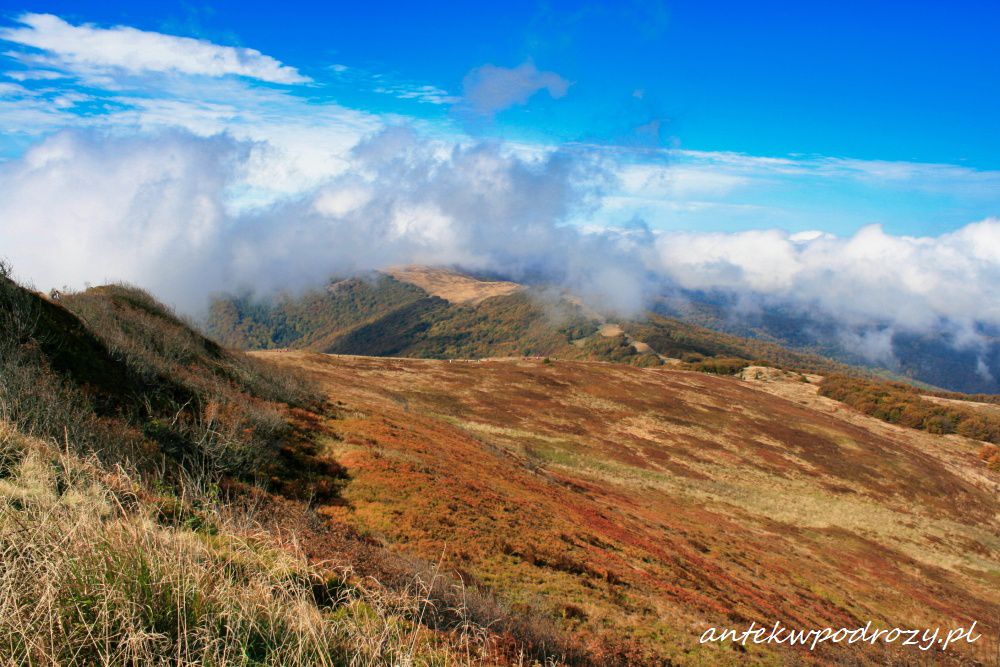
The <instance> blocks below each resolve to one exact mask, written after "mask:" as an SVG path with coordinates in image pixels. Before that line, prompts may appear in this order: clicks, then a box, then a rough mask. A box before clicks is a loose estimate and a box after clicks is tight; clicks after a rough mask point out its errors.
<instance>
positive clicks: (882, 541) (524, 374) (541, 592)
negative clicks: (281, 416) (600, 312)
mask: <svg viewBox="0 0 1000 667" xmlns="http://www.w3.org/2000/svg"><path fill="white" fill-rule="evenodd" d="M269 356H271V357H272V358H274V359H276V360H279V361H282V362H284V363H289V364H294V365H297V366H301V367H303V368H306V369H308V370H309V371H311V372H312V373H313V374H314V375H315V376H316V377H317V378H319V379H320V380H321V381H322V382H323V383H324V384H325V386H327V387H328V389H329V392H330V394H331V397H332V398H333V399H334V400H337V401H340V402H341V407H342V413H343V415H342V418H341V419H340V420H337V421H336V422H335V429H334V430H335V432H336V436H335V437H334V438H333V439H332V440H331V441H330V442H329V443H328V446H329V450H330V451H329V453H330V454H331V455H333V456H335V457H336V458H337V459H338V461H339V462H340V463H342V464H343V465H345V466H346V467H347V469H348V471H349V474H350V476H351V481H350V483H349V484H348V485H347V487H346V489H345V491H344V494H343V495H344V498H345V499H346V501H347V505H338V506H330V507H326V508H324V509H323V510H322V511H323V512H324V513H325V514H327V515H328V516H330V517H331V519H333V520H336V521H346V522H348V523H349V524H351V525H352V526H354V527H355V528H357V529H358V530H359V531H362V532H365V533H368V534H370V535H374V536H376V537H379V538H381V539H383V540H384V541H385V542H386V543H387V544H389V545H392V547H393V548H396V549H400V550H404V551H406V552H409V553H413V554H416V555H419V556H422V557H424V558H429V559H435V560H436V559H438V558H440V557H441V556H442V554H444V559H445V562H446V563H447V564H448V565H449V566H451V567H453V568H455V569H456V570H458V571H459V572H461V573H463V574H464V575H465V576H467V577H469V578H471V579H475V580H478V581H481V582H484V583H486V584H488V585H490V586H491V587H493V588H494V589H495V590H497V591H498V592H500V593H501V594H502V595H503V596H505V597H507V598H509V599H510V600H512V601H514V602H515V603H520V604H525V605H528V604H537V605H540V606H542V607H543V608H544V609H546V610H549V611H550V612H552V613H554V614H558V615H561V616H562V617H563V618H564V619H565V621H564V623H565V625H566V626H567V627H568V628H570V629H571V630H572V631H574V632H576V633H577V634H578V636H579V638H580V641H581V642H584V643H586V644H588V645H589V646H590V647H591V649H592V650H593V651H594V652H595V654H597V655H603V656H605V657H606V658H607V659H608V660H609V661H610V660H612V659H616V660H618V661H620V662H649V663H656V662H658V661H661V660H663V659H671V660H674V661H678V662H683V663H692V664H719V663H726V662H732V663H735V662H742V661H743V660H745V659H746V658H751V659H754V660H757V661H762V662H768V661H772V660H779V661H784V660H787V659H789V656H788V654H787V652H785V653H780V652H779V653H775V652H773V651H771V652H768V651H764V650H761V649H759V648H757V647H749V648H748V649H747V651H749V653H747V654H744V653H742V652H739V651H735V650H733V649H732V648H731V647H719V646H712V645H709V646H700V645H699V644H698V642H697V637H698V635H700V633H701V632H703V631H704V630H705V629H706V628H707V627H709V626H712V625H715V626H725V627H744V626H745V625H746V624H747V623H749V621H751V620H754V621H757V622H758V623H766V624H769V625H770V624H772V623H773V622H774V621H775V620H780V621H781V622H782V623H784V624H786V625H791V626H794V627H799V628H813V627H825V626H833V627H841V626H845V627H854V626H859V625H864V624H865V623H866V622H867V621H869V620H871V621H873V622H874V623H876V624H878V625H880V626H882V627H886V626H888V627H893V626H897V625H898V626H900V627H927V626H930V627H933V626H937V625H941V626H951V625H954V624H960V623H963V622H965V623H968V622H969V621H971V620H976V621H978V623H979V627H980V629H981V630H984V631H986V632H987V633H990V634H992V635H993V636H995V633H996V623H997V618H998V615H1000V592H998V591H1000V555H998V550H1000V537H998V534H1000V530H998V524H997V510H998V504H997V496H996V489H997V483H998V479H997V477H996V476H990V475H991V473H989V472H988V471H984V470H983V469H982V466H981V464H980V462H978V460H977V459H976V457H975V454H974V451H975V445H974V443H972V442H970V441H964V440H962V439H960V438H947V439H946V438H942V437H940V436H931V435H928V434H924V433H918V432H910V431H904V430H903V429H896V428H894V427H890V426H888V425H885V424H880V423H878V422H875V421H874V420H871V419H868V418H865V417H862V416H859V415H857V414H856V413H852V412H850V411H841V410H839V409H838V408H837V407H836V405H835V404H832V402H827V401H826V399H821V398H818V397H816V396H815V392H814V390H813V388H812V387H811V385H808V384H803V383H800V382H799V383H795V384H793V383H791V382H784V383H759V382H745V381H741V380H737V379H734V378H720V377H714V376H708V375H701V374H696V373H688V372H679V371H670V370H665V369H645V370H644V369H635V368H630V367H625V366H617V365H612V364H601V363H586V362H557V363H554V364H545V363H542V362H526V361H518V360H496V361H485V362H451V363H449V362H444V361H417V360H399V359H385V358H381V359H374V358H364V357H330V356H323V355H313V354H307V353H270V354H269ZM987 641H988V640H987V639H984V640H981V642H980V644H979V645H978V648H980V649H981V650H987V648H986V643H987ZM854 651H855V653H854V655H852V656H851V657H852V658H860V659H862V660H865V661H868V662H872V663H878V662H882V661H884V660H886V659H887V658H888V657H890V656H888V655H886V654H885V653H884V652H883V651H881V650H879V649H877V648H871V647H867V646H866V647H865V648H864V649H860V650H859V649H854ZM794 655H795V656H796V657H795V658H794V660H799V659H804V658H807V657H809V656H806V655H805V654H804V653H802V652H798V653H796V654H794ZM907 655H909V656H910V657H911V658H912V657H914V654H912V653H910V654H907V653H905V652H904V653H902V654H898V655H897V658H899V659H907ZM836 657H837V654H836V652H830V651H826V652H821V653H819V654H817V655H816V656H812V658H813V659H818V660H821V661H830V660H833V659H836ZM944 657H947V656H944Z"/></svg>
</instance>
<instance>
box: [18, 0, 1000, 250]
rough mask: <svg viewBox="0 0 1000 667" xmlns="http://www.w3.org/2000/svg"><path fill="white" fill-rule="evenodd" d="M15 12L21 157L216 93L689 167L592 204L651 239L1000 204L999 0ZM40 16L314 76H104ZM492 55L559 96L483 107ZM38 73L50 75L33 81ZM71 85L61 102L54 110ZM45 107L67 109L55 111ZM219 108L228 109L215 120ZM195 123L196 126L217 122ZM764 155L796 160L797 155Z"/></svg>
mask: <svg viewBox="0 0 1000 667" xmlns="http://www.w3.org/2000/svg"><path fill="white" fill-rule="evenodd" d="M3 9H4V11H3V13H2V25H3V26H4V27H6V28H7V29H8V32H7V40H6V41H4V42H2V43H0V45H2V46H3V47H4V49H3V50H4V52H5V55H4V56H3V57H2V58H0V73H3V74H4V75H5V76H4V77H3V78H0V83H3V84H4V85H0V105H4V106H6V107H7V109H5V110H4V109H0V112H3V111H6V113H5V114H4V115H3V120H4V131H3V132H2V134H0V151H2V153H3V154H4V155H6V156H8V157H17V156H18V155H19V154H20V153H22V152H23V151H24V150H25V149H26V148H27V147H28V146H30V145H31V144H32V142H34V141H37V140H38V138H39V137H41V136H44V135H45V134H46V133H51V132H54V131H57V130H58V129H59V128H60V127H64V126H74V125H79V124H81V123H83V124H90V125H94V124H98V125H103V126H108V125H114V126H116V127H120V126H122V125H125V124H128V123H132V124H138V125H142V126H143V127H147V128H148V127H149V126H150V125H151V124H153V120H152V118H153V116H154V115H158V120H157V121H156V122H157V123H159V124H169V123H168V121H169V119H170V116H171V115H176V116H177V117H178V118H180V117H187V116H192V115H193V114H194V111H195V109H194V107H200V111H201V115H202V120H201V121H198V122H199V123H201V126H200V128H198V129H199V131H201V132H203V133H207V132H210V131H231V132H236V133H237V134H239V133H240V132H241V129H240V128H241V127H242V128H243V129H244V130H246V128H247V127H248V126H249V125H250V124H252V123H253V122H258V121H259V119H260V118H261V117H266V119H267V122H269V123H271V124H272V125H279V124H281V123H280V122H279V121H281V120H282V119H281V118H280V116H282V115H284V116H286V118H285V119H284V120H286V121H288V122H287V123H285V124H286V125H287V124H289V123H291V124H298V125H301V124H302V123H303V122H307V123H308V122H309V121H308V119H307V117H308V116H309V114H315V119H314V120H316V122H315V123H313V124H314V125H317V126H318V125H321V124H322V122H321V119H323V118H328V117H329V115H330V114H331V113H332V109H334V108H337V109H343V110H344V113H343V114H340V116H342V117H338V119H337V121H338V123H347V124H348V125H350V124H352V123H353V124H355V130H356V131H358V132H361V131H362V129H363V128H364V127H365V126H366V125H365V123H366V122H367V121H368V120H372V119H381V120H383V121H384V120H385V119H387V118H388V119H392V122H407V123H415V124H417V125H418V126H420V127H422V128H424V130H425V131H427V132H429V133H435V134H451V135H454V136H458V137H463V138H470V137H471V138H477V139H478V138H483V137H490V138H494V139H498V140H502V141H506V142H511V143H513V144H517V145H526V146H541V147H553V146H555V147H558V146H565V145H572V146H586V147H590V148H592V149H593V150H594V151H595V152H596V153H599V154H606V155H609V156H613V157H614V159H620V160H621V161H622V162H623V163H624V164H628V165H658V166H660V167H664V166H668V167H669V168H670V169H672V172H671V173H672V174H676V175H677V178H676V180H677V181H678V182H680V183H681V184H682V185H683V187H675V185H676V184H673V185H670V186H669V187H660V188H657V187H649V184H648V183H644V182H637V181H635V179H632V181H631V182H632V183H633V185H634V187H633V189H632V190H631V191H627V192H625V191H623V192H617V193H612V197H611V199H610V201H609V206H608V207H607V209H606V210H603V211H601V212H599V213H596V214H593V215H591V216H590V217H589V218H588V220H587V222H589V223H593V224H612V225H614V224H621V223H624V222H626V221H628V220H631V219H633V218H635V217H636V216H639V217H641V218H642V219H643V220H644V221H645V222H646V223H647V224H648V225H650V226H651V227H653V228H654V229H701V230H707V231H725V230H742V229H752V228H766V227H779V228H782V229H786V230H788V231H791V232H795V231H804V230H809V229H822V230H824V231H829V232H833V233H837V234H850V233H852V232H853V231H855V230H856V229H858V228H860V227H861V226H863V225H866V224H872V223H877V224H882V225H884V226H885V228H886V229H888V230H890V231H892V232H894V233H897V234H914V235H924V234H939V233H941V232H944V231H947V230H950V229H955V228H957V227H959V226H961V225H963V224H966V223H969V222H972V221H974V220H979V219H983V218H985V217H988V216H991V215H997V214H998V213H1000V187H998V185H1000V123H998V121H997V120H996V119H997V118H1000V53H998V50H1000V47H998V43H997V40H996V39H995V29H996V27H997V25H998V24H1000V6H996V5H994V4H993V3H951V4H949V5H947V6H946V5H944V4H942V3H923V2H911V3H854V2H841V3H830V4H826V5H823V6H819V5H817V4H816V3H793V2H762V3H737V2H733V3H701V2H634V3H627V2H626V3H548V2H508V3H475V5H472V4H470V5H468V6H466V7H456V6H455V4H454V3H402V2H397V3H391V2H390V3H386V2H366V3H350V4H348V3H286V4H283V5H281V6H277V5H274V4H273V3H253V2H250V3H248V2H212V3H194V2H161V3H134V2H102V3H80V2H34V3H27V4H20V3H6V4H5V6H4V8H3ZM29 14H51V15H53V16H56V17H59V19H60V20H61V21H64V22H65V23H66V24H68V25H69V26H72V27H77V28H79V27H87V26H89V27H90V28H94V29H96V30H105V29H109V28H115V27H121V26H128V27H131V28H134V29H136V30H140V31H144V32H145V33H147V34H155V33H159V34H162V35H169V36H183V37H191V38H195V39H198V40H202V41H204V42H205V43H210V44H213V45H217V46H221V47H225V46H233V47H243V48H248V49H254V50H255V51H257V52H260V54H261V56H262V57H263V58H268V59H270V60H273V61H275V62H276V63H277V64H278V65H280V67H284V68H286V69H287V70H288V71H294V72H296V73H297V76H296V77H282V76H278V77H277V79H275V77H274V76H271V75H260V74H251V75H249V76H247V75H245V73H242V74H241V73H239V72H237V73H235V74H233V73H232V72H230V73H229V74H225V73H224V74H223V76H213V77H210V78H212V82H211V83H213V84H215V85H208V83H209V82H207V81H206V78H207V77H204V76H201V75H200V74H198V73H194V74H193V75H191V76H189V77H187V78H188V79H190V80H184V79H185V77H183V76H176V75H162V74H160V75H158V74H156V73H155V72H152V71H147V70H144V71H132V72H126V71H123V70H120V69H119V70H118V72H117V73H116V72H115V68H114V67H110V68H105V69H104V70H103V72H102V76H100V77H99V76H97V75H95V72H94V70H95V68H93V67H84V66H82V65H81V64H80V63H79V62H78V61H77V62H74V61H73V60H72V58H73V57H74V56H73V54H70V55H69V56H67V54H65V53H64V54H61V55H60V54H56V55H55V56H53V51H58V44H59V40H60V36H59V34H57V31H53V30H52V29H51V28H46V30H50V32H52V33H53V34H50V35H46V36H43V38H44V39H48V40H54V42H53V41H47V42H44V44H43V46H41V47H39V46H38V44H37V43H35V44H32V43H30V41H31V40H30V39H24V38H23V35H21V36H20V37H19V36H17V34H15V33H11V32H9V31H10V30H18V29H19V28H20V29H22V30H23V29H24V28H25V27H26V26H25V25H24V23H23V20H24V17H25V16H26V15H29ZM33 31H34V32H38V30H37V29H34V30H33ZM26 42H29V43H26ZM53 44H55V46H53ZM91 46H92V45H91ZM86 48H90V46H88V47H86ZM47 49H49V50H47ZM76 56H79V54H76ZM39 58H41V59H39ZM46 63H48V64H46ZM105 64H107V63H105ZM113 64H114V63H112V65H113ZM484 66H486V67H489V66H494V67H495V68H498V70H497V71H500V72H501V73H502V71H505V70H515V71H516V70H517V68H518V67H522V68H524V67H527V68H531V72H530V76H529V77H528V78H529V79H530V78H531V77H535V78H536V79H537V80H538V81H541V82H544V80H543V79H542V78H539V77H543V76H548V77H550V79H549V81H550V82H552V81H554V82H556V86H555V87H554V88H550V87H545V86H544V85H540V84H539V83H537V82H536V83H535V84H534V85H536V86H538V89H537V91H534V90H531V88H530V84H529V88H527V89H525V93H524V94H525V96H526V97H525V99H524V100H521V99H514V98H511V99H506V98H504V99H501V100H499V101H496V100H492V101H489V102H488V103H487V104H486V106H485V107H482V108H475V107H474V105H472V104H470V103H469V101H468V90H467V87H468V82H469V77H470V76H471V75H472V74H470V73H475V72H476V71H480V72H482V69H478V70H477V68H483V67H484ZM38 70H42V71H43V72H47V73H46V74H43V76H46V77H51V78H43V79H33V78H30V76H31V75H30V74H26V73H30V72H33V71H38ZM59 73H67V74H69V75H71V76H67V77H66V78H55V77H56V75H57V74H59ZM522 73H523V72H522ZM175 74H176V73H175ZM164 76H168V77H169V80H165V79H164ZM522 78H524V77H522ZM268 79H270V80H268ZM226 87H228V88H226ZM243 91H248V94H247V95H245V96H243V99H242V100H241V99H240V96H241V94H242V92H243ZM32 95H34V96H35V99H34V100H33V101H32V100H30V99H27V98H28V97H30V96H32ZM515 98H516V95H515ZM56 99H57V100H58V104H60V105H62V107H61V108H59V109H58V113H53V111H52V109H51V103H52V101H53V100H56ZM136 100H145V103H146V104H147V106H150V104H149V101H150V100H159V101H160V102H164V101H168V100H169V101H170V102H171V103H172V104H173V105H174V108H172V109H169V110H167V108H166V105H165V104H160V105H159V106H160V108H159V110H158V111H157V112H154V111H153V110H151V109H149V108H145V109H143V110H142V113H132V114H128V113H125V112H127V111H129V110H130V109H131V110H132V111H135V110H136V109H137V108H138V107H137V106H136ZM522 102H523V103H522ZM32 104H34V105H36V106H45V105H48V106H49V107H50V108H49V109H47V110H45V111H44V113H41V114H37V115H35V114H32V113H29V107H31V106H32ZM140 106H141V105H140ZM180 107H184V109H183V110H182V109H180ZM233 107H241V108H239V109H238V110H237V111H235V112H233V111H232V108H233ZM494 107H495V108H494ZM227 109H228V110H229V111H227ZM37 110H38V109H36V111H37ZM212 111H215V112H217V118H224V117H226V115H227V114H229V115H228V120H217V122H214V123H212V124H207V123H206V122H204V117H205V116H207V115H209V114H210V112H212ZM350 112H358V115H357V116H355V117H351V113H350ZM237 116H242V118H237ZM249 116H254V117H255V118H257V119H258V121H253V120H248V117H249ZM81 119H82V120H81ZM188 120H190V122H186V121H178V123H180V124H184V123H185V122H186V124H187V125H188V126H194V125H195V124H196V122H195V121H194V120H191V119H188ZM359 128H360V129H359ZM342 129H343V128H342ZM254 138H261V137H260V135H254ZM345 142H348V139H346V138H343V139H342V140H341V143H345ZM333 143H335V144H336V143H337V142H333ZM341 148H342V146H341ZM737 156H744V157H746V159H745V160H742V161H739V160H736V159H734V158H735V157H737ZM757 158H780V159H782V160H785V161H787V168H786V167H780V168H778V167H776V165H774V164H765V163H764V162H762V161H760V160H757ZM702 177H704V178H702ZM658 182H660V183H661V184H662V182H663V179H660V180H659V181H658ZM264 199H266V196H265V197H264Z"/></svg>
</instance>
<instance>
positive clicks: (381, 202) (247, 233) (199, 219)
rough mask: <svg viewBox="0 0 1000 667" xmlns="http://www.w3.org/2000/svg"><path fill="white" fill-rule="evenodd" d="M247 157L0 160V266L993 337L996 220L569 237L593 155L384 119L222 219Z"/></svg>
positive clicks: (224, 143) (596, 173) (999, 223)
mask: <svg viewBox="0 0 1000 667" xmlns="http://www.w3.org/2000/svg"><path fill="white" fill-rule="evenodd" d="M261 150H262V147H261V145H260V144H259V143H253V142H249V141H239V140H236V139H233V138H231V137H228V136H226V135H216V136H211V137H201V136H196V135H193V134H191V133H189V132H185V131H180V130H176V131H169V132H159V133H147V134H139V135H129V136H121V135H108V134H100V133H94V132H81V131H66V132H63V133H60V134H58V135H55V136H53V137H50V138H49V139H46V140H45V141H43V142H41V143H40V144H38V145H36V146H35V147H34V148H32V149H31V150H29V151H28V152H27V153H26V154H25V155H24V156H23V157H21V158H20V159H17V160H14V161H11V162H9V163H6V164H4V165H3V166H2V167H0V197H2V198H3V201H4V202H5V206H4V207H3V209H2V211H0V229H2V230H3V233H2V238H3V246H2V254H3V255H6V256H7V257H8V258H9V259H10V260H12V261H13V262H14V264H15V266H16V268H17V269H18V271H19V273H21V275H23V276H24V277H27V278H29V279H32V280H34V281H35V282H36V283H38V284H39V286H41V287H46V288H47V287H50V286H62V285H64V284H68V285H75V286H79V285H81V284H82V283H83V282H84V281H89V282H92V283H97V282H102V281H105V280H117V279H123V280H129V281H134V282H137V283H140V284H142V285H144V286H147V287H150V288H152V289H154V290H155V291H156V292H157V293H158V294H161V295H163V296H164V297H165V298H167V299H169V300H171V301H173V302H175V303H177V304H180V305H181V306H182V307H183V308H185V309H187V310H189V311H196V310H197V309H198V308H199V307H201V306H202V305H203V304H204V299H205V297H206V295H207V294H208V293H209V292H211V291H213V290H226V289H239V288H247V287H250V288H257V289H260V290H279V289H296V288H300V287H304V286H309V285H315V284H319V283H321V282H322V281H323V280H325V279H327V278H328V277H329V276H330V275H332V274H336V273H348V272H356V271H364V270H368V269H374V268H379V267H383V266H386V265H389V264H397V263H404V262H406V263H411V262H412V263H425V264H456V265H461V266H464V267H467V268H469V269H475V270H483V271H493V272H498V273H502V274H505V275H506V276H509V277H511V278H514V279H522V280H523V279H543V280H547V281H552V282H555V283H558V284H561V285H564V286H566V287H568V288H570V289H573V290H576V291H578V292H580V293H582V294H584V295H585V296H587V297H588V298H590V299H591V300H592V301H594V302H596V303H599V304H601V305H603V306H605V307H610V308H616V309H618V310H620V311H624V312H633V311H635V310H637V309H639V308H641V307H642V306H643V304H644V303H645V299H646V298H647V297H648V296H649V295H650V294H652V293H654V292H655V291H656V290H664V289H671V288H672V287H678V288H682V289H688V290H702V291H718V292H723V293H728V294H731V295H736V296H737V297H739V300H740V302H741V303H742V304H743V306H744V307H763V306H768V305H775V304H780V305H785V306H790V307H794V308H798V309H800V310H803V311H808V312H811V313H814V314H815V315H816V316H823V317H827V318H830V319H831V320H834V321H836V322H838V323H840V324H841V325H842V326H843V327H844V328H845V329H846V330H849V331H851V332H853V333H851V336H854V338H850V337H848V338H847V339H845V340H847V342H849V341H850V340H855V341H856V342H857V344H858V346H859V347H865V348H870V349H871V350H874V352H872V355H874V356H878V355H879V354H884V353H885V346H886V338H885V335H886V334H885V330H886V329H887V328H891V329H892V330H898V331H911V332H928V331H934V330H939V329H941V328H942V327H944V328H946V329H947V330H948V331H949V332H950V335H951V336H952V338H953V339H954V340H955V341H956V344H960V345H966V346H973V347H974V346H975V345H976V344H977V341H979V340H980V334H981V331H982V327H983V326H986V327H1000V302H998V300H997V299H996V296H995V294H993V287H994V286H995V285H997V284H1000V220H997V219H995V218H993V219H987V220H983V221H980V222H976V223H972V224H969V225H966V226H965V227H962V228H960V229H958V230H956V231H954V232H950V233H946V234H942V235H939V236H936V237H911V236H895V235H892V234H889V233H887V232H886V231H885V230H883V229H882V228H880V227H878V226H870V227H866V228H863V229H861V230H859V231H858V232H857V233H855V234H854V235H852V236H850V237H836V236H832V235H830V234H821V233H814V234H802V233H800V234H790V233H786V232H783V231H779V230H763V231H748V232H736V233H705V232H666V231H653V230H650V229H649V228H648V227H647V226H645V225H644V224H643V223H641V222H637V223H636V224H634V225H632V226H630V227H626V228H613V229H609V228H585V227H582V226H580V225H578V224H573V221H574V220H579V219H581V218H586V217H587V216H588V215H589V214H590V213H592V212H593V211H594V210H595V209H596V208H597V207H599V206H600V205H601V202H602V199H603V198H604V197H605V196H607V194H608V192H609V191H612V190H613V189H614V187H615V185H616V177H615V171H614V170H613V169H611V168H609V165H607V164H606V163H605V162H603V161H601V160H599V159H597V158H596V157H595V156H594V155H593V154H591V153H589V152H587V151H574V150H572V149H569V148H565V149H559V150H553V151H546V152H529V153H523V152H521V153H518V152H516V151H511V150H509V149H508V148H507V147H505V146H504V145H501V144H497V143H490V142H481V143H466V144H453V143H449V142H447V141H443V140H440V139H429V138H427V137H424V136H421V135H420V134H418V133H416V132H414V131H413V130H410V129H406V128H401V127H396V128H389V129H386V130H383V131H381V132H378V133H376V134H374V135H372V136H370V137H369V138H368V139H366V140H364V141H361V142H360V143H358V144H357V145H356V146H355V147H354V149H353V150H352V151H351V152H350V153H349V154H348V155H347V156H346V158H345V159H346V161H347V164H346V166H345V167H343V168H341V169H340V170H339V171H338V175H335V176H332V177H329V178H327V179H326V180H325V181H322V182H321V183H320V185H318V186H316V187H314V188H312V189H310V190H308V191H306V192H303V193H299V194H295V195H292V196H289V197H287V198H285V199H282V200H279V201H278V202H277V203H273V204H270V205H267V206H264V207H257V208H240V207H235V208H234V207H233V206H232V203H233V197H234V196H237V194H238V193H239V192H241V191H242V190H243V189H245V188H246V187H248V186H247V182H248V181H247V179H248V178H258V177H259V174H257V172H259V169H260V166H259V164H258V163H259V160H260V153H261ZM265 152H266V151H265ZM858 332H861V333H858ZM879 332H882V333H881V334H880V333H879ZM880 336H881V337H880Z"/></svg>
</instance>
